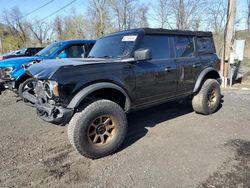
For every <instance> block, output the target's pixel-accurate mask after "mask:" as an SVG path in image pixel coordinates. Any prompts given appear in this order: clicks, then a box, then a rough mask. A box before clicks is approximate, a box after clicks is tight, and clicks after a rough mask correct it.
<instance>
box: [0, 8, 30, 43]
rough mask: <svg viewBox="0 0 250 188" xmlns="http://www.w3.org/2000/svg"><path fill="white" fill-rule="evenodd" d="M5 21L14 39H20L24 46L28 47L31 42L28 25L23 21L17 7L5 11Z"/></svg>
mask: <svg viewBox="0 0 250 188" xmlns="http://www.w3.org/2000/svg"><path fill="white" fill-rule="evenodd" d="M3 19H4V20H5V24H6V25H7V28H8V31H9V33H11V35H12V36H13V37H18V38H19V39H20V40H21V42H22V45H24V46H25V45H26V44H27V41H28V40H29V32H28V25H29V24H28V23H27V22H26V21H25V20H24V19H23V15H22V13H21V11H20V10H19V8H17V7H15V8H13V9H11V10H10V11H7V10H4V13H3Z"/></svg>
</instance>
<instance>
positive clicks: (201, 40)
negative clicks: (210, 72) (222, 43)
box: [196, 37, 215, 53]
mask: <svg viewBox="0 0 250 188" xmlns="http://www.w3.org/2000/svg"><path fill="white" fill-rule="evenodd" d="M196 49H197V52H198V53H215V48H214V41H213V38H212V37H198V38H196Z"/></svg>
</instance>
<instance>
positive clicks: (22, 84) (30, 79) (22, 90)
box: [18, 78, 36, 102]
mask: <svg viewBox="0 0 250 188" xmlns="http://www.w3.org/2000/svg"><path fill="white" fill-rule="evenodd" d="M32 81H36V79H35V78H28V79H27V80H25V81H24V82H23V83H21V84H20V85H19V87H18V95H19V97H20V98H21V99H22V100H23V101H24V102H27V101H25V100H24V98H23V92H24V88H25V86H26V85H27V84H28V83H30V82H32Z"/></svg>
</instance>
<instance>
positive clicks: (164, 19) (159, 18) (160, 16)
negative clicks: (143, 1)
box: [152, 0, 172, 28]
mask: <svg viewBox="0 0 250 188" xmlns="http://www.w3.org/2000/svg"><path fill="white" fill-rule="evenodd" d="M171 11H172V10H171V8H170V6H169V0H158V1H157V2H156V4H155V5H154V6H153V12H154V13H153V15H152V18H153V20H155V21H156V22H157V23H158V24H159V25H160V27H161V28H172V25H171V24H170V17H171V16H172V12H171Z"/></svg>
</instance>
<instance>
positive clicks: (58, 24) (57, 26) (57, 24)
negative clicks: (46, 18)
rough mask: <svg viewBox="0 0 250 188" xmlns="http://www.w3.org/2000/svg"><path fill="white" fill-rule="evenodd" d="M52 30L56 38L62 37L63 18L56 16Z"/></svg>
mask: <svg viewBox="0 0 250 188" xmlns="http://www.w3.org/2000/svg"><path fill="white" fill-rule="evenodd" d="M54 31H55V34H56V38H57V40H62V39H63V19H62V18H61V17H59V16H57V17H56V18H55V20H54Z"/></svg>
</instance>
